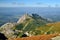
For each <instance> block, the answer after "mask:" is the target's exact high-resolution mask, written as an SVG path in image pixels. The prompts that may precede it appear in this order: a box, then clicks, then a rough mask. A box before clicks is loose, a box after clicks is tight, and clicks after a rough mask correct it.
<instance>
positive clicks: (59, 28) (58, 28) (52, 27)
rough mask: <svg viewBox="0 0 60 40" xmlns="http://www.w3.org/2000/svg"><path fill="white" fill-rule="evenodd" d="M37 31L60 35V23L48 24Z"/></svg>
mask: <svg viewBox="0 0 60 40" xmlns="http://www.w3.org/2000/svg"><path fill="white" fill-rule="evenodd" d="M36 30H40V31H43V34H53V33H60V22H55V23H48V24H46V25H45V26H41V27H40V28H38V29H36Z"/></svg>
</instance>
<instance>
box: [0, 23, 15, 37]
mask: <svg viewBox="0 0 60 40" xmlns="http://www.w3.org/2000/svg"><path fill="white" fill-rule="evenodd" d="M14 26H15V23H6V24H4V25H2V26H1V28H0V32H1V33H3V34H5V36H7V37H12V36H13V34H14V31H13V30H12V28H13V27H14Z"/></svg>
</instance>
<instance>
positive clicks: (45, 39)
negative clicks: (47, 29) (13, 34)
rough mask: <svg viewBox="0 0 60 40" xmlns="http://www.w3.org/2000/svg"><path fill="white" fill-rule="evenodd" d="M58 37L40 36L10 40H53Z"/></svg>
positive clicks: (52, 35)
mask: <svg viewBox="0 0 60 40" xmlns="http://www.w3.org/2000/svg"><path fill="white" fill-rule="evenodd" d="M56 36H58V34H50V35H40V36H32V37H24V38H12V39H10V40H51V38H53V37H56Z"/></svg>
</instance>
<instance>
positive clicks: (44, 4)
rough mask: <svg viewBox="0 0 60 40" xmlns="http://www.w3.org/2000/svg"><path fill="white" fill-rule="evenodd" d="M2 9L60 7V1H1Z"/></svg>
mask: <svg viewBox="0 0 60 40" xmlns="http://www.w3.org/2000/svg"><path fill="white" fill-rule="evenodd" d="M0 7H60V0H0Z"/></svg>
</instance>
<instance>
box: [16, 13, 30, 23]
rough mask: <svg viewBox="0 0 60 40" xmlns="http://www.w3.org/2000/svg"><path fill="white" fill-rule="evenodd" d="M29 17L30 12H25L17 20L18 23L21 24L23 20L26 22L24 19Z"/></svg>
mask: <svg viewBox="0 0 60 40" xmlns="http://www.w3.org/2000/svg"><path fill="white" fill-rule="evenodd" d="M27 18H30V15H29V14H27V13H26V14H24V15H23V16H22V17H21V18H20V19H19V20H18V21H17V23H18V24H19V23H22V22H24V20H26V19H27Z"/></svg>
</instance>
